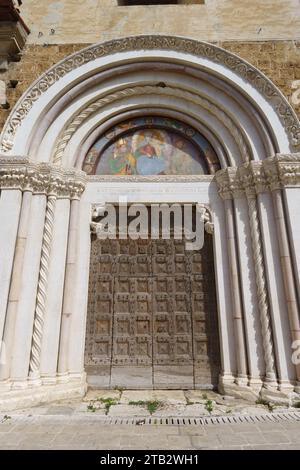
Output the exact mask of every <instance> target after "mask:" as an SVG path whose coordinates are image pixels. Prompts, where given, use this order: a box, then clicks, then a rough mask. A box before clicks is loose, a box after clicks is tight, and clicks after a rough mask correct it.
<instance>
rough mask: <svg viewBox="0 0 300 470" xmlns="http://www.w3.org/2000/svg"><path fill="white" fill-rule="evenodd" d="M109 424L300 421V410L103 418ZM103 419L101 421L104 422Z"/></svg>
mask: <svg viewBox="0 0 300 470" xmlns="http://www.w3.org/2000/svg"><path fill="white" fill-rule="evenodd" d="M102 420H103V424H107V425H137V426H138V425H141V426H142V425H144V424H146V425H151V424H152V425H164V426H166V425H167V426H194V425H198V426H199V425H201V426H205V425H207V424H240V423H252V424H256V423H270V422H273V423H275V422H280V421H300V412H293V411H291V412H284V413H283V412H282V413H269V414H265V415H242V414H239V415H231V416H207V417H206V416H205V417H201V418H192V417H191V418H188V417H182V418H181V417H176V418H175V417H173V418H172V417H145V418H138V417H135V418H109V417H107V418H104V419H103V418H102ZM102 420H101V422H102Z"/></svg>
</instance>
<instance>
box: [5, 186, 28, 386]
mask: <svg viewBox="0 0 300 470" xmlns="http://www.w3.org/2000/svg"><path fill="white" fill-rule="evenodd" d="M31 198H32V193H31V192H30V191H25V192H24V193H23V199H22V206H21V214H20V221H19V228H18V235H17V241H16V249H15V256H14V264H13V271H12V277H11V284H10V291H9V297H8V306H7V316H6V322H5V328H4V334H3V341H4V344H5V349H6V361H5V364H2V365H0V378H1V379H2V380H5V379H8V378H9V375H10V366H11V357H12V348H13V340H14V331H15V321H16V315H17V308H18V302H19V297H20V290H21V272H22V266H23V264H24V253H25V245H26V239H27V233H28V228H29V216H30V207H31Z"/></svg>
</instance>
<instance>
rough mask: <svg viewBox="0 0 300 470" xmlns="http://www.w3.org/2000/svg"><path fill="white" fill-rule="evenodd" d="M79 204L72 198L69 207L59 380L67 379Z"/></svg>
mask: <svg viewBox="0 0 300 470" xmlns="http://www.w3.org/2000/svg"><path fill="white" fill-rule="evenodd" d="M79 206H80V201H79V200H77V199H73V200H72V201H71V208H70V225H69V236H68V249H67V264H66V275H65V286H64V299H63V310H62V320H61V330H60V343H59V355H58V369H57V371H58V376H60V379H59V380H60V381H62V382H63V381H64V380H67V375H68V372H69V369H68V354H69V341H70V330H71V320H72V314H73V312H74V309H75V302H76V296H75V289H74V286H75V283H76V275H77V255H78V254H77V248H78V227H79Z"/></svg>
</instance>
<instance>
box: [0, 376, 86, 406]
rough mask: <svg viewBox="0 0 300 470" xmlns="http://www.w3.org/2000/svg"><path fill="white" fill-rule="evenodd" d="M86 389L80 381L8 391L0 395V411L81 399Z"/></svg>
mask: <svg viewBox="0 0 300 470" xmlns="http://www.w3.org/2000/svg"><path fill="white" fill-rule="evenodd" d="M86 389H87V386H86V382H85V381H83V380H81V381H80V382H75V381H74V382H73V381H70V382H69V383H66V384H63V385H62V384H56V385H41V386H40V387H36V388H34V387H32V388H29V387H28V388H27V389H24V390H9V391H7V392H4V393H1V394H0V411H4V412H7V411H12V410H17V409H20V408H30V407H33V406H38V405H43V404H45V403H46V404H49V403H53V402H56V401H59V400H66V399H67V400H70V399H76V398H82V397H83V396H84V395H85V393H86Z"/></svg>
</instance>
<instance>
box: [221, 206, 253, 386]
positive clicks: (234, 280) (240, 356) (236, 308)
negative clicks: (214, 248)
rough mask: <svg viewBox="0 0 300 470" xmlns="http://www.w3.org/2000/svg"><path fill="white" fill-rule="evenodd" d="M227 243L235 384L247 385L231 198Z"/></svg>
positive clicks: (227, 213)
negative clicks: (235, 361) (234, 353)
mask: <svg viewBox="0 0 300 470" xmlns="http://www.w3.org/2000/svg"><path fill="white" fill-rule="evenodd" d="M224 206H225V214H226V226H227V243H228V255H229V264H230V279H231V292H232V304H233V325H234V335H235V345H236V358H237V380H236V382H237V385H247V381H248V377H247V358H246V346H245V337H244V325H243V311H242V302H241V293H240V280H239V268H238V253H237V251H236V239H235V227H234V216H233V207H232V200H231V199H225V200H224Z"/></svg>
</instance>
